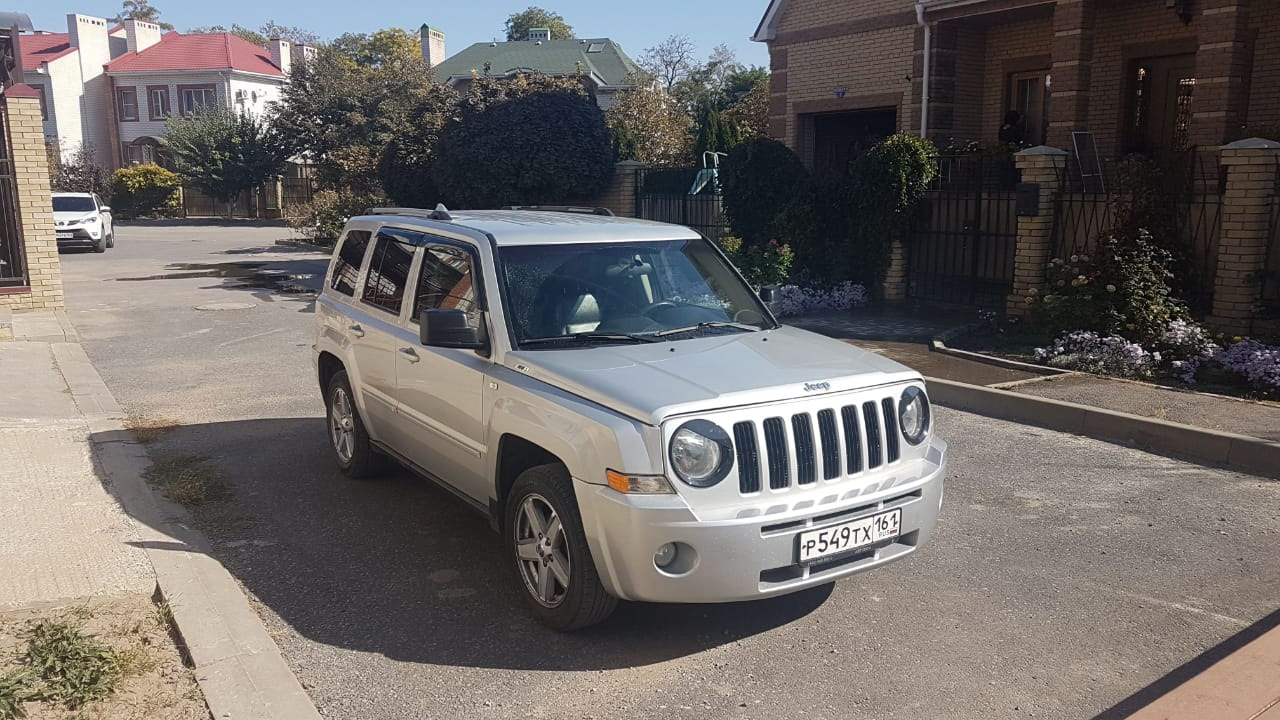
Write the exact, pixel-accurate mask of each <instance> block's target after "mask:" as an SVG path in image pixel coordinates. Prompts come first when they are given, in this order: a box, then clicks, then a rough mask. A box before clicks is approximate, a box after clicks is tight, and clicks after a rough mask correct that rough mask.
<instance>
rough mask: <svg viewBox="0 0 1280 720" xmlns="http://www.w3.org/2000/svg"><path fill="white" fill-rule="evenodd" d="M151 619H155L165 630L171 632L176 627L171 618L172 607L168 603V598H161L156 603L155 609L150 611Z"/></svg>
mask: <svg viewBox="0 0 1280 720" xmlns="http://www.w3.org/2000/svg"><path fill="white" fill-rule="evenodd" d="M151 619H152V620H155V621H156V625H159V626H160V627H161V628H163V629H164V631H165V632H167V633H170V634H172V633H173V631H174V630H175V629H176V628H177V627H178V626H177V623H176V622H174V619H173V607H172V606H170V605H169V601H168V600H161V601H160V602H158V603H156V609H155V610H152V611H151Z"/></svg>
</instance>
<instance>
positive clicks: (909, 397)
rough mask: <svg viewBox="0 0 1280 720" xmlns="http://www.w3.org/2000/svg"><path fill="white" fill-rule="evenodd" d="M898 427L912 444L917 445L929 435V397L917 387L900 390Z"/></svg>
mask: <svg viewBox="0 0 1280 720" xmlns="http://www.w3.org/2000/svg"><path fill="white" fill-rule="evenodd" d="M898 427H899V428H901V429H902V437H904V438H906V440H907V442H909V443H911V444H912V445H919V444H920V443H922V442H924V439H925V438H926V437H928V436H929V399H928V398H927V397H925V395H924V391H923V390H921V389H920V388H918V387H909V388H907V389H906V390H903V391H902V398H901V399H900V400H899V401H898Z"/></svg>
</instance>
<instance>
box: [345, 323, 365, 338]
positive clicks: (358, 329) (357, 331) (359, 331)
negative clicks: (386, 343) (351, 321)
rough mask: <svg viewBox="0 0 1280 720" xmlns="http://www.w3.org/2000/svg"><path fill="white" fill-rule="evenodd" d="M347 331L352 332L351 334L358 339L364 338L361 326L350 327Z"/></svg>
mask: <svg viewBox="0 0 1280 720" xmlns="http://www.w3.org/2000/svg"><path fill="white" fill-rule="evenodd" d="M347 330H349V331H351V334H352V335H355V336H356V337H364V328H362V327H360V326H359V325H352V326H350V327H348V328H347Z"/></svg>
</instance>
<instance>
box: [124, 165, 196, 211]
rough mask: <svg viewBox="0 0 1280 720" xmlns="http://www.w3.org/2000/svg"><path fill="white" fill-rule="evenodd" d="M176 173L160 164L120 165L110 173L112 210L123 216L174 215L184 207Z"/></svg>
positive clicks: (180, 183) (179, 181) (179, 180)
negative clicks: (121, 166)
mask: <svg viewBox="0 0 1280 720" xmlns="http://www.w3.org/2000/svg"><path fill="white" fill-rule="evenodd" d="M181 185H182V180H181V179H180V178H179V177H178V175H177V173H175V172H173V171H172V170H166V169H165V168H162V167H160V166H159V165H135V166H134V167H127V168H121V169H119V170H117V171H115V173H114V174H113V175H112V176H111V190H112V192H111V198H112V199H111V210H112V212H113V213H114V214H116V215H118V216H120V217H123V218H138V217H173V216H175V215H177V214H178V213H179V212H180V211H181V209H182V207H181V205H180V204H179V194H178V188H179V187H181Z"/></svg>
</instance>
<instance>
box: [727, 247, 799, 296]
mask: <svg viewBox="0 0 1280 720" xmlns="http://www.w3.org/2000/svg"><path fill="white" fill-rule="evenodd" d="M720 249H721V250H724V254H725V255H726V256H727V257H728V258H729V261H730V262H732V263H733V264H734V266H735V267H737V268H738V270H739V271H741V272H742V276H743V277H745V278H746V279H747V282H749V283H751V285H752V286H753V287H761V286H763V285H781V284H783V283H785V282H786V281H787V280H788V279H790V278H791V264H792V263H793V262H794V261H795V256H794V255H793V254H792V252H791V248H790V247H789V246H787V245H779V244H778V242H777V241H776V240H771V241H769V242H768V243H767V244H765V246H764V247H763V248H746V247H744V246H743V244H742V240H741V239H739V238H736V237H732V236H730V237H724V238H721V239H720Z"/></svg>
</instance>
